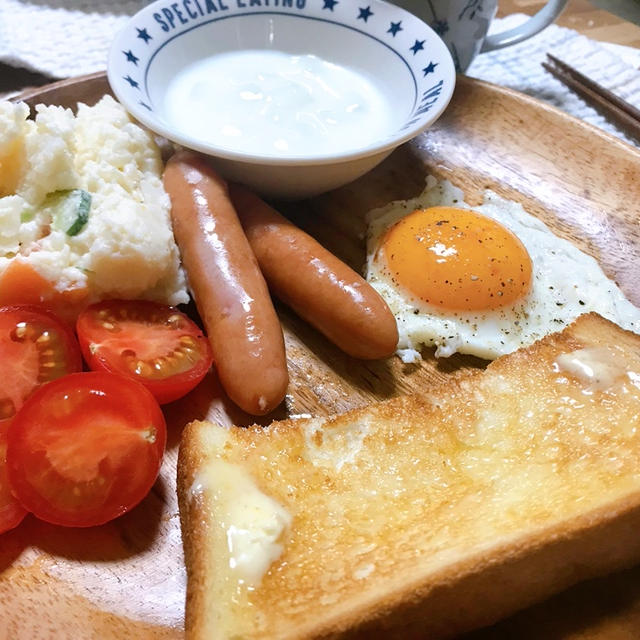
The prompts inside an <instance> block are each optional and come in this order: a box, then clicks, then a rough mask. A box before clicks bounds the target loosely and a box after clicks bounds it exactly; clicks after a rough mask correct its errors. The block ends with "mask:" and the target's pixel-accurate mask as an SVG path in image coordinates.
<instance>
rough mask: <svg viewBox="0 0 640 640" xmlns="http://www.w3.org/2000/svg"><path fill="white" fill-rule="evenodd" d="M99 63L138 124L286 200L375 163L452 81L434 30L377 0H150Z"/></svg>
mask: <svg viewBox="0 0 640 640" xmlns="http://www.w3.org/2000/svg"><path fill="white" fill-rule="evenodd" d="M107 70H108V76H109V82H110V84H111V87H112V89H113V91H114V93H115V94H116V96H117V98H118V99H119V100H120V101H121V102H122V103H123V104H124V106H125V107H126V108H127V110H128V111H129V112H130V113H131V114H132V115H133V116H134V117H135V118H136V119H137V120H139V121H140V122H142V124H144V125H146V126H147V127H149V128H150V129H152V130H153V131H154V132H156V133H158V134H160V135H162V136H164V137H166V138H168V139H169V140H172V141H174V142H176V143H178V144H180V145H182V146H184V147H187V148H190V149H194V150H196V151H200V152H202V153H204V154H207V155H208V156H209V157H210V158H211V162H212V164H213V165H214V166H215V167H216V168H217V169H218V171H220V173H222V174H223V176H224V177H226V178H227V179H229V180H234V181H237V182H242V183H244V184H246V185H247V186H249V187H252V188H253V189H254V190H256V191H257V192H259V193H261V194H262V195H268V196H276V197H288V198H296V197H306V196H310V195H314V194H317V193H321V192H323V191H328V190H329V189H333V188H335V187H338V186H340V185H343V184H346V183H348V182H351V181H352V180H354V179H356V178H357V177H359V176H361V175H362V174H363V173H365V172H367V171H368V170H369V169H371V168H373V167H374V166H375V165H376V164H378V163H379V162H381V161H382V160H383V159H384V158H385V157H386V156H387V155H388V154H389V153H391V152H392V151H393V149H395V148H396V147H397V146H398V145H400V144H402V143H403V142H405V141H407V140H409V139H410V138H413V137H414V136H416V135H417V134H419V133H420V132H421V131H424V129H426V128H427V127H428V126H429V125H430V124H431V123H432V122H434V121H435V120H436V119H437V118H438V116H439V115H440V114H441V113H442V112H443V111H444V109H445V107H446V106H447V104H448V102H449V99H450V98H451V95H452V93H453V88H454V85H455V70H454V65H453V61H452V59H451V55H450V54H449V51H448V50H447V48H446V46H445V45H444V43H443V42H442V40H441V39H440V38H439V37H438V36H437V35H436V34H435V33H434V32H433V31H432V30H431V29H430V28H429V27H428V26H427V25H426V24H425V23H424V22H422V21H421V20H419V19H418V18H416V17H415V16H413V15H412V14H410V13H408V12H407V11H405V10H403V9H400V8H399V7H397V6H395V5H392V4H389V3H387V2H384V1H382V0H368V1H367V5H366V7H365V6H359V4H358V3H354V2H352V1H351V0H277V1H275V2H273V1H271V0H269V2H267V0H256V1H255V2H253V0H252V2H247V0H224V1H223V0H219V1H218V0H217V1H216V2H207V3H204V2H196V3H191V2H189V3H187V2H182V3H180V2H179V3H176V2H171V0H156V2H152V3H151V4H149V5H148V6H146V7H145V8H144V9H142V10H141V11H140V12H138V13H137V14H136V15H135V16H133V17H132V18H131V20H130V21H129V22H128V24H127V25H126V26H125V28H124V29H123V30H122V31H121V32H120V34H118V36H117V37H116V39H115V41H114V43H113V46H112V48H111V52H110V54H109V61H108V67H107Z"/></svg>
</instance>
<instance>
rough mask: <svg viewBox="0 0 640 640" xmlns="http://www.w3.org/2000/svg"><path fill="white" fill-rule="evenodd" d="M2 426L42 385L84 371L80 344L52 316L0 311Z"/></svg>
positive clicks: (26, 309) (32, 310) (33, 310)
mask: <svg viewBox="0 0 640 640" xmlns="http://www.w3.org/2000/svg"><path fill="white" fill-rule="evenodd" d="M0 363H1V364H2V384H0V424H2V422H3V421H6V420H9V419H11V418H12V417H13V416H14V415H15V414H16V412H17V411H18V409H19V408H20V407H21V406H22V403H23V402H24V401H25V400H26V398H28V397H29V395H31V393H33V391H34V390H35V389H37V388H38V387H39V386H40V385H41V384H44V383H45V382H49V381H51V380H55V379H56V378H59V377H60V376H63V375H65V374H67V373H73V372H76V371H81V370H82V356H81V355H80V348H79V347H78V343H77V341H76V339H75V337H74V335H73V333H72V332H71V330H70V329H69V328H67V326H66V325H65V324H63V323H62V322H61V321H60V320H58V319H57V318H56V317H55V316H54V315H53V314H52V313H51V312H49V311H46V310H44V309H40V308H38V307H34V306H28V305H23V306H12V307H0Z"/></svg>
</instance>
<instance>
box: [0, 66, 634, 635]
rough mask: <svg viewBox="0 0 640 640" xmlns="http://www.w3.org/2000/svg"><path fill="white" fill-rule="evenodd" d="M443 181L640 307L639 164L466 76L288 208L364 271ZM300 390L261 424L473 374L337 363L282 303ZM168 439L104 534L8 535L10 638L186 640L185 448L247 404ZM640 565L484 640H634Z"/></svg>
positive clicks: (102, 87)
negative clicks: (186, 436)
mask: <svg viewBox="0 0 640 640" xmlns="http://www.w3.org/2000/svg"><path fill="white" fill-rule="evenodd" d="M108 90H109V88H108V84H107V82H106V78H105V76H104V74H94V75H92V76H86V77H83V78H77V79H73V80H67V81H62V82H59V83H55V84H53V85H48V86H46V87H42V88H40V89H38V90H35V91H32V92H29V93H27V94H23V96H21V97H22V99H24V100H26V101H27V102H29V104H31V105H32V106H34V105H35V104H37V103H40V102H42V103H47V104H58V105H63V106H68V107H72V108H73V107H74V106H75V104H76V103H77V102H78V101H81V102H86V103H89V104H91V103H94V102H96V101H97V100H98V99H99V98H100V97H101V96H102V95H104V94H105V93H106V92H108ZM428 173H431V174H433V175H435V176H437V177H439V178H447V179H449V180H450V181H451V182H453V183H454V184H456V185H458V186H460V187H461V188H463V189H464V191H465V193H466V199H467V201H469V202H470V203H473V202H475V201H478V200H479V198H480V196H481V193H482V191H483V190H484V189H485V188H487V187H489V188H491V189H493V190H495V191H497V192H498V193H499V194H501V195H502V196H504V197H506V198H509V199H512V200H516V201H519V202H521V203H522V204H523V205H524V207H525V209H527V210H528V211H530V212H531V213H533V214H535V215H537V216H539V217H540V218H542V219H543V220H544V221H545V222H547V223H548V224H549V225H550V226H551V227H552V228H553V229H554V230H555V232H556V233H558V234H559V235H561V236H564V237H566V238H568V239H570V240H572V241H573V242H574V243H575V244H577V245H578V246H579V247H581V248H582V249H584V250H585V251H587V252H588V253H591V254H592V255H594V256H595V257H596V258H597V259H598V260H599V261H600V263H601V265H602V266H603V268H604V270H605V271H606V272H607V274H608V275H609V276H610V277H612V278H614V279H615V280H616V281H617V282H618V283H619V284H620V286H621V287H622V289H623V290H624V291H625V293H626V294H627V296H628V297H629V298H630V299H631V300H632V301H633V302H634V303H635V304H636V305H640V282H639V281H638V274H640V237H639V232H638V229H639V225H638V217H639V216H638V204H637V203H638V202H640V180H639V179H638V176H639V175H640V153H639V152H638V151H637V150H636V149H634V148H631V147H629V146H628V145H626V144H624V143H622V142H620V141H618V140H617V139H615V138H612V137H611V136H609V135H607V134H604V133H602V132H600V131H599V130H597V129H595V128H593V127H591V126H589V125H586V124H584V123H582V122H580V121H578V120H576V119H574V118H572V117H570V116H567V115H565V114H563V113H561V112H560V111H558V110H556V109H554V108H552V107H549V106H546V105H544V104H542V103H540V102H538V101H536V100H533V99H530V98H527V97H526V96H523V95H521V94H519V93H516V92H514V91H510V90H507V89H502V88H499V87H495V86H492V85H489V84H486V83H482V82H479V81H475V80H472V79H468V78H465V77H460V78H459V79H458V86H457V89H456V92H455V95H454V97H453V100H452V102H451V105H450V106H449V108H448V110H447V111H446V114H445V115H444V116H443V117H442V118H441V119H440V120H439V121H438V122H437V123H436V125H435V126H434V127H433V128H432V129H431V130H429V131H428V132H427V133H425V134H423V135H422V136H419V137H418V138H417V139H416V140H414V141H412V142H411V143H409V144H407V145H405V146H404V147H402V148H400V149H398V150H397V151H396V152H395V153H393V154H392V155H391V156H390V157H389V158H388V159H387V160H386V161H385V162H384V163H383V164H382V165H380V166H379V167H378V168H376V169H375V170H374V171H372V172H371V173H369V174H368V175H366V176H364V177H363V178H361V179H360V180H358V181H356V182H354V183H353V184H351V185H348V186H346V187H344V188H342V189H339V190H337V191H334V192H332V193H329V194H326V195H324V196H321V197H318V198H315V199H312V200H307V201H304V202H300V203H295V204H292V203H288V204H286V205H282V207H281V208H282V210H283V212H285V213H286V214H287V215H289V216H290V217H291V218H293V219H294V220H295V221H296V222H297V223H298V224H300V225H301V226H302V227H304V228H305V229H307V230H308V231H309V232H310V233H312V234H313V235H314V236H316V237H317V238H318V239H319V240H320V241H321V242H322V243H323V244H325V245H326V246H327V247H328V248H329V249H331V250H332V251H334V252H335V253H336V254H337V255H339V256H340V257H342V258H343V259H344V260H346V261H347V262H349V263H350V264H351V265H352V266H354V267H355V268H356V269H360V268H361V267H362V264H363V262H364V242H363V237H364V229H365V225H364V221H363V216H364V213H365V212H366V211H367V210H369V209H370V208H372V207H375V206H379V205H382V204H384V203H386V202H388V201H390V200H392V199H397V198H407V197H411V196H414V195H416V194H417V193H418V192H420V191H421V190H422V188H423V186H424V180H425V176H426V175H427V174H428ZM278 311H279V313H280V317H281V319H282V324H283V327H284V330H285V338H286V346H287V355H288V362H289V369H290V376H291V386H290V389H289V394H288V397H287V402H286V403H285V405H283V406H282V407H281V408H280V409H278V410H277V411H276V412H275V413H274V414H273V415H271V416H269V417H267V418H264V419H263V420H262V421H263V422H264V421H270V419H273V418H282V417H285V416H286V415H289V414H300V413H312V414H327V413H335V412H339V411H342V410H346V409H348V408H351V407H354V406H359V405H363V404H365V403H368V402H370V401H372V400H375V399H380V398H385V397H389V396H394V395H398V394H402V393H406V392H409V391H418V392H420V393H428V392H429V388H430V386H432V385H433V384H435V383H437V382H439V381H442V380H445V379H446V378H447V377H448V376H451V375H456V373H457V372H458V371H460V370H463V369H465V368H467V367H476V366H482V364H483V363H482V362H481V361H479V360H476V359H474V358H470V357H461V356H454V357H452V358H450V359H448V360H443V361H436V360H434V359H433V358H427V359H426V360H425V361H424V362H423V363H422V365H420V366H417V365H416V366H410V367H409V366H404V365H402V364H401V363H400V362H399V360H398V359H397V358H391V359H389V360H388V361H384V362H373V363H363V362H360V361H355V360H353V359H351V358H349V357H347V356H346V355H344V354H342V353H341V352H339V351H338V350H337V349H336V348H334V347H333V346H332V345H331V344H329V343H328V342H327V341H326V340H325V339H324V338H323V337H322V336H320V335H319V334H318V333H317V332H315V331H314V330H313V329H312V328H311V327H309V326H308V325H307V324H306V323H304V322H303V321H301V320H300V319H298V318H297V317H296V316H295V315H293V314H292V313H291V312H289V311H288V310H287V309H285V308H283V307H280V306H279V307H278ZM166 415H167V420H168V423H169V443H168V448H167V454H166V457H165V461H164V465H163V468H162V471H161V474H160V478H159V479H158V481H157V483H156V485H155V486H154V489H153V491H152V492H151V494H150V495H149V496H148V497H147V498H146V499H145V500H144V501H143V502H142V503H141V504H140V505H139V506H138V507H137V508H136V509H135V510H134V511H132V512H131V513H129V514H127V515H125V516H123V517H122V518H119V519H118V520H116V521H114V522H111V523H109V524H107V525H104V526H102V527H96V528H92V529H63V528H60V527H55V526H51V525H47V524H45V523H42V522H39V521H37V520H36V519H35V518H32V517H27V519H26V520H25V521H24V522H23V523H22V524H21V525H20V526H19V527H18V528H17V529H15V530H14V531H12V532H9V533H7V534H5V535H3V536H2V539H1V544H0V638H11V639H17V638H29V639H31V638H45V637H47V638H48V637H51V638H74V639H76V638H100V639H109V638H124V637H131V638H179V637H181V636H182V620H183V606H184V592H185V572H184V567H183V558H182V547H181V538H180V527H179V518H178V507H177V501H176V496H175V466H176V457H177V447H178V443H179V439H180V434H181V430H182V428H183V427H184V425H185V424H186V423H187V422H188V421H190V420H192V419H195V418H204V417H208V418H210V419H213V420H218V421H222V422H223V423H225V424H231V423H235V424H241V425H243V424H249V423H251V422H252V421H253V420H252V419H251V418H250V417H249V416H247V415H245V414H242V413H241V412H240V411H239V410H238V409H237V408H235V407H234V406H233V405H232V404H231V403H230V402H229V401H228V400H227V399H226V398H225V396H224V394H223V393H222V391H221V389H220V387H219V385H218V383H217V381H216V379H215V376H214V375H213V374H212V375H210V376H209V377H208V378H206V379H205V381H204V382H203V383H202V384H201V385H200V386H199V387H198V388H197V389H196V390H194V391H193V392H192V393H191V394H189V395H188V396H187V397H185V398H184V399H182V400H181V401H178V402H176V403H174V404H172V405H169V406H168V407H167V408H166ZM638 629H640V569H635V570H629V571H627V572H625V573H619V574H616V575H613V576H610V577H608V578H602V579H600V580H595V581H592V582H590V583H587V584H584V585H580V586H578V587H575V588H574V589H572V590H570V591H568V592H566V593H564V594H561V595H559V596H557V597H555V598H554V599H552V600H549V601H547V602H545V603H542V604H540V605H538V606H537V607H534V608H532V609H528V610H526V611H524V612H522V613H520V614H518V615H517V616H514V617H512V618H510V619H509V620H506V621H503V622H502V623H500V624H499V625H496V626H495V627H492V628H491V629H488V630H484V631H482V632H478V633H476V634H473V635H472V636H470V638H471V637H473V638H476V639H478V640H479V639H480V638H485V639H487V638H514V637H516V638H543V637H544V638H554V639H556V640H558V639H560V638H565V639H567V640H568V639H569V638H571V639H572V640H574V639H577V638H583V639H585V640H586V639H587V638H589V639H590V640H594V639H596V638H597V639H603V640H604V639H605V638H607V639H610V638H612V637H616V638H636V637H637V636H638Z"/></svg>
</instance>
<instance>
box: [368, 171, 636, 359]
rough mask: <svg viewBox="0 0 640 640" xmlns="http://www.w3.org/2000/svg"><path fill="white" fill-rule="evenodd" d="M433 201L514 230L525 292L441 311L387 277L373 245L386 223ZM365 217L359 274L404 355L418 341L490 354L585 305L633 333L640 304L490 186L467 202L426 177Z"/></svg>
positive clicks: (411, 354) (532, 337)
mask: <svg viewBox="0 0 640 640" xmlns="http://www.w3.org/2000/svg"><path fill="white" fill-rule="evenodd" d="M434 206H453V207H460V208H464V209H473V210H474V211H476V212H478V213H480V214H482V215H484V216H487V217H489V218H493V219H494V220H497V221H498V222H499V223H501V224H502V225H503V226H505V227H507V228H508V229H510V230H511V231H512V232H513V233H514V234H515V235H516V236H518V238H520V240H521V241H522V243H523V244H524V246H525V247H526V249H527V251H528V252H529V256H530V257H531V262H532V264H533V273H532V286H531V290H530V291H529V293H528V294H527V295H526V296H524V297H522V298H520V299H519V300H517V301H516V302H515V303H513V304H510V305H505V306H503V307H500V308H498V309H493V310H487V311H448V310H446V309H441V308H439V307H434V306H432V305H429V304H427V303H425V302H424V301H422V300H421V299H419V298H416V297H415V296H413V295H412V294H411V293H410V292H409V291H407V290H405V289H403V288H402V287H401V286H400V285H399V284H397V283H395V282H393V281H392V278H391V275H390V272H389V270H388V267H387V265H386V263H385V258H384V252H382V251H378V249H379V248H380V246H381V241H382V238H383V237H384V234H385V232H386V230H387V229H388V228H389V227H391V226H392V225H393V224H394V223H395V222H397V221H398V220H400V219H401V218H403V217H404V216H406V215H408V214H410V213H411V212H413V211H414V210H416V209H423V208H428V207H434ZM367 220H368V223H369V227H368V232H367V266H366V279H367V281H368V282H369V283H370V284H371V285H372V286H373V287H374V288H375V289H376V290H377V291H378V292H379V293H380V295H382V297H383V298H384V299H385V300H386V302H387V304H388V305H389V307H390V308H391V311H392V312H393V314H394V316H395V318H396V321H397V323H398V333H399V338H400V339H399V342H398V355H399V356H400V357H401V358H402V360H403V361H404V362H415V361H416V360H418V359H420V351H419V349H420V348H421V346H423V345H424V346H435V347H436V352H435V355H436V357H448V356H451V355H452V354H454V353H456V352H459V353H467V354H472V355H475V356H478V357H480V358H485V359H489V360H492V359H494V358H497V357H498V356H501V355H504V354H506V353H511V352H512V351H515V350H516V349H518V348H520V347H523V346H526V345H529V344H531V343H533V342H535V341H536V340H538V339H540V338H542V337H543V336H545V335H548V334H549V333H553V332H555V331H560V330H562V329H563V328H564V327H565V326H566V325H568V324H570V323H571V322H573V321H574V320H575V319H576V318H577V317H578V316H579V315H581V314H583V313H588V312H591V311H595V312H597V313H599V314H600V315H602V316H603V317H605V318H607V319H609V320H611V321H613V322H615V323H617V324H618V325H620V326H621V327H623V328H625V329H628V330H630V331H633V332H635V333H640V309H638V308H637V307H635V306H634V305H633V304H631V302H629V301H628V300H627V299H626V298H625V297H624V294H623V293H622V291H620V289H619V288H618V286H617V285H616V284H615V283H614V282H613V281H612V280H610V279H609V278H607V276H606V275H605V274H604V272H603V271H602V269H601V268H600V266H599V265H598V263H597V262H596V261H595V260H594V259H593V258H592V257H591V256H588V255H587V254H585V253H584V252H582V251H580V249H578V248H577V247H575V246H574V245H573V244H571V243H570V242H568V241H567V240H564V239H562V238H559V237H558V236H556V235H554V234H553V232H552V231H551V230H550V229H549V227H547V225H545V224H544V223H543V222H542V221H540V220H539V219H538V218H535V217H534V216H532V215H530V214H528V213H527V212H526V211H525V210H524V209H523V208H522V206H521V205H520V204H518V203H516V202H512V201H509V200H505V199H503V198H501V197H500V196H498V195H497V194H495V193H494V192H492V191H486V192H485V194H484V201H483V204H482V205H480V206H476V207H470V206H469V205H468V204H467V203H466V202H465V201H464V194H463V192H462V191H461V190H460V189H458V188H457V187H455V186H453V185H452V184H451V183H450V182H448V181H446V180H443V181H438V180H436V179H435V178H434V177H433V176H429V177H428V178H427V185H426V188H425V190H424V191H423V192H422V193H421V194H420V195H419V196H417V197H416V198H413V199H411V200H399V201H395V202H391V203H389V204H388V205H386V206H384V207H381V208H379V209H374V210H372V211H370V212H369V213H368V214H367Z"/></svg>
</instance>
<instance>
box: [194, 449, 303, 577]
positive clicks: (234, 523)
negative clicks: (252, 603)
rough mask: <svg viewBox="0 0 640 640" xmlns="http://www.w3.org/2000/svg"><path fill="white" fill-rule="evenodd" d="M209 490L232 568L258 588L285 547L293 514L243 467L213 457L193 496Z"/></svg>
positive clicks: (213, 510)
mask: <svg viewBox="0 0 640 640" xmlns="http://www.w3.org/2000/svg"><path fill="white" fill-rule="evenodd" d="M204 491H206V492H207V493H208V495H209V498H210V505H211V509H212V512H213V521H214V522H215V523H216V526H219V527H221V528H222V529H223V530H224V532H225V535H226V540H227V550H228V553H229V569H230V570H231V572H232V575H234V576H235V577H236V578H237V581H238V583H240V584H243V585H244V586H247V587H256V586H258V585H259V584H260V582H261V581H262V577H263V576H264V574H265V573H266V572H267V570H268V569H269V567H270V566H271V564H272V563H273V562H275V561H276V560H277V559H278V558H279V557H280V555H281V554H282V551H283V549H284V547H283V545H282V542H281V540H282V536H283V533H284V532H285V530H286V529H287V528H288V527H289V526H290V525H291V520H292V517H291V514H290V513H289V512H288V511H287V510H286V509H285V508H284V507H283V506H282V505H280V504H279V503H278V502H276V501H275V500H274V499H273V498H271V497H270V496H268V495H266V494H264V493H263V492H262V491H260V489H259V488H258V487H257V486H256V484H255V482H254V480H253V478H252V477H251V475H250V474H249V473H248V472H247V471H246V470H244V469H243V468H242V467H240V466H238V465H234V464H230V463H229V462H226V461H224V460H221V459H214V460H211V461H210V462H209V463H208V464H207V465H206V467H204V468H203V469H202V470H201V471H200V473H199V474H198V476H197V477H196V479H195V482H194V484H193V486H192V496H193V495H196V494H198V493H200V492H204Z"/></svg>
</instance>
